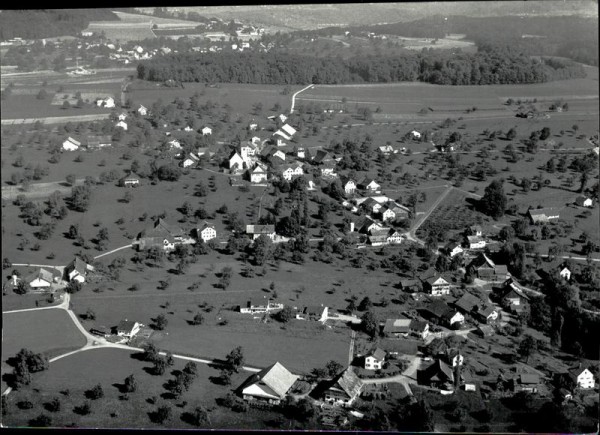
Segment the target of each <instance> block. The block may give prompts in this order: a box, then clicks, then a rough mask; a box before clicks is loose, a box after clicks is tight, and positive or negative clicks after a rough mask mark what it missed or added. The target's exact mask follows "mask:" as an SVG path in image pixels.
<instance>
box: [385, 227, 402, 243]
mask: <svg viewBox="0 0 600 435" xmlns="http://www.w3.org/2000/svg"><path fill="white" fill-rule="evenodd" d="M387 242H388V243H392V244H394V245H399V244H400V243H402V233H400V232H399V231H396V230H394V229H390V232H389V233H388V236H387Z"/></svg>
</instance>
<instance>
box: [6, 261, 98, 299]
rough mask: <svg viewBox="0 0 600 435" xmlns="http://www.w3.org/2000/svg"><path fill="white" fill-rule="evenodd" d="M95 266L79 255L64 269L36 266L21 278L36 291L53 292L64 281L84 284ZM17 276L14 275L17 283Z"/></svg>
mask: <svg viewBox="0 0 600 435" xmlns="http://www.w3.org/2000/svg"><path fill="white" fill-rule="evenodd" d="M94 270H95V269H94V266H92V265H91V264H88V263H86V262H85V261H83V260H82V259H81V258H79V257H75V258H74V259H73V261H71V262H70V263H69V264H68V265H67V266H65V268H64V270H63V271H61V270H59V269H58V268H53V267H47V266H46V267H45V266H41V267H38V268H36V269H35V270H34V271H33V272H31V273H30V274H29V275H27V276H25V277H23V278H21V279H22V280H23V282H25V283H26V284H27V286H28V288H29V289H30V290H31V291H32V292H34V293H44V292H51V293H53V292H54V291H56V290H57V289H59V288H61V287H62V286H63V284H64V282H65V281H66V282H77V283H79V284H83V283H85V282H86V279H87V277H88V274H89V273H91V272H94ZM17 280H18V278H17V277H13V281H14V282H15V283H16V282H17Z"/></svg>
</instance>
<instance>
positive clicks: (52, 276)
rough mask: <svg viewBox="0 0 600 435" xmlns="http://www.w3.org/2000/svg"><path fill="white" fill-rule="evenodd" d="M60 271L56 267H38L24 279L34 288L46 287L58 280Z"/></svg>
mask: <svg viewBox="0 0 600 435" xmlns="http://www.w3.org/2000/svg"><path fill="white" fill-rule="evenodd" d="M60 278H61V273H60V272H59V271H58V270H56V269H47V268H45V267H40V268H39V269H38V270H36V271H34V272H32V273H31V274H29V275H28V276H27V277H25V278H24V281H25V282H26V283H27V284H28V285H29V287H31V288H32V289H34V290H37V289H47V288H49V287H51V286H52V284H56V283H58V282H59V281H60Z"/></svg>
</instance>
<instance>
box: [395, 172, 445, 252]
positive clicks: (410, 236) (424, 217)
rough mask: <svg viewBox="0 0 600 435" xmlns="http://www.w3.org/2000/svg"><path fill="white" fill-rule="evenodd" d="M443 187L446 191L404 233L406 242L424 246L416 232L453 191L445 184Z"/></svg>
mask: <svg viewBox="0 0 600 435" xmlns="http://www.w3.org/2000/svg"><path fill="white" fill-rule="evenodd" d="M444 186H445V187H446V190H444V192H443V193H442V194H441V195H440V196H439V197H438V199H436V200H435V202H434V203H433V205H432V206H431V207H430V208H429V210H428V211H427V212H426V213H425V214H423V215H421V217H420V218H418V219H417V220H416V222H415V223H414V224H413V226H412V227H411V229H410V230H409V231H407V232H406V233H404V237H406V239H407V240H410V241H412V242H415V243H419V244H420V245H423V244H424V242H423V241H422V240H420V239H419V238H417V236H416V232H417V230H418V229H419V227H420V226H421V225H423V223H424V222H425V221H426V220H427V218H429V216H430V215H431V213H433V211H434V210H435V209H436V208H437V206H438V205H440V203H441V202H442V201H443V200H444V199H445V198H446V196H448V194H449V193H450V192H451V191H452V189H453V187H452V186H449V185H448V184H445V185H444ZM440 187H441V186H440Z"/></svg>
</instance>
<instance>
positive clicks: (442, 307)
mask: <svg viewBox="0 0 600 435" xmlns="http://www.w3.org/2000/svg"><path fill="white" fill-rule="evenodd" d="M424 309H425V310H427V311H429V312H430V313H431V314H433V315H434V316H436V317H439V318H442V317H444V316H445V315H446V314H447V313H448V312H453V310H452V308H450V307H449V306H448V304H447V303H446V302H444V301H439V300H434V301H432V302H431V303H430V304H429V305H427V306H426V307H425V308H424Z"/></svg>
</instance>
